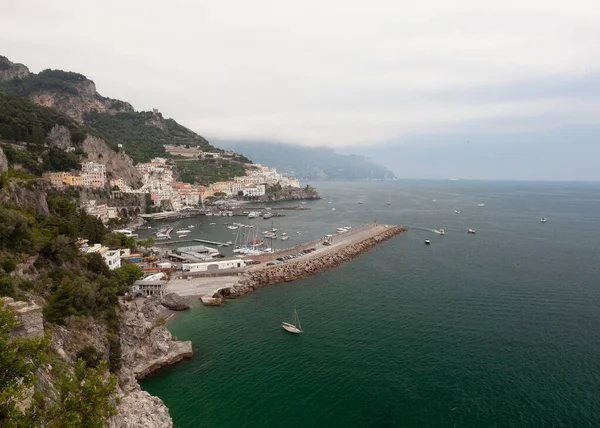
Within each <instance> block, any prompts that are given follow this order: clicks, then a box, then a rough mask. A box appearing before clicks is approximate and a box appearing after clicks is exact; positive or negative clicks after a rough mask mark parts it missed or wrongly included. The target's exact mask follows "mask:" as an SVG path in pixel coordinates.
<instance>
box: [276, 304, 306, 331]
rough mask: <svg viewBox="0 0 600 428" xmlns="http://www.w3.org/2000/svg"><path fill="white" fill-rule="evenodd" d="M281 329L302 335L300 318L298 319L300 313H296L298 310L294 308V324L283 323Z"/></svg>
mask: <svg viewBox="0 0 600 428" xmlns="http://www.w3.org/2000/svg"><path fill="white" fill-rule="evenodd" d="M281 327H283V329H284V330H286V331H289V332H290V333H295V334H300V333H302V326H301V325H300V318H298V312H296V308H294V324H290V323H289V322H285V321H284V322H282V323H281Z"/></svg>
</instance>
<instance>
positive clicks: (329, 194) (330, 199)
mask: <svg viewBox="0 0 600 428" xmlns="http://www.w3.org/2000/svg"><path fill="white" fill-rule="evenodd" d="M327 203H328V204H330V203H331V193H330V194H329V202H327Z"/></svg>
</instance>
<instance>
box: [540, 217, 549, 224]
mask: <svg viewBox="0 0 600 428" xmlns="http://www.w3.org/2000/svg"><path fill="white" fill-rule="evenodd" d="M540 221H541V222H542V223H546V222H547V221H548V220H547V219H546V217H542V218H541V219H540Z"/></svg>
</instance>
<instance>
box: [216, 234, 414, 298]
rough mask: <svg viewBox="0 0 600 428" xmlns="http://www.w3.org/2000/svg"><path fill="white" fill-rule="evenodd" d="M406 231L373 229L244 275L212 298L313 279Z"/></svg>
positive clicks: (236, 295)
mask: <svg viewBox="0 0 600 428" xmlns="http://www.w3.org/2000/svg"><path fill="white" fill-rule="evenodd" d="M406 230H407V229H406V228H404V227H402V226H388V227H384V226H379V227H374V228H371V229H370V230H369V231H368V232H366V236H356V237H354V238H351V239H349V240H348V242H343V243H340V244H338V245H336V246H334V247H332V248H330V249H327V250H325V251H321V252H316V253H315V254H309V255H307V256H305V258H300V259H296V260H294V261H291V262H286V263H281V264H277V265H275V266H269V267H260V268H255V269H253V270H251V271H249V272H247V273H245V274H244V276H243V277H242V278H241V279H240V281H239V282H238V283H237V284H236V285H233V286H230V287H224V288H222V289H220V290H218V291H217V292H215V293H214V294H213V295H212V297H213V298H215V299H218V301H219V303H220V299H222V298H235V297H239V296H242V295H244V294H246V293H248V292H249V291H252V290H255V289H257V288H260V287H264V286H265V285H271V284H278V283H280V282H289V281H294V280H296V279H300V278H304V277H307V276H309V275H314V274H316V273H319V272H322V271H324V270H326V269H330V268H333V267H336V266H339V265H341V264H342V263H344V262H347V261H349V260H352V259H353V258H355V257H358V256H359V255H361V254H362V253H364V252H366V251H368V250H369V249H371V248H373V247H374V246H375V245H377V244H380V243H382V242H384V241H387V240H388V239H390V238H392V237H394V236H396V235H398V234H400V233H402V232H405V231H406Z"/></svg>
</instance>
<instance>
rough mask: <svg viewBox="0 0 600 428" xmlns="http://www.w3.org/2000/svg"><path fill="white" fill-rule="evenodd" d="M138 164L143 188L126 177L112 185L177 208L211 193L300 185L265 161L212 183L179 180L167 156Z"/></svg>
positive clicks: (256, 192)
mask: <svg viewBox="0 0 600 428" xmlns="http://www.w3.org/2000/svg"><path fill="white" fill-rule="evenodd" d="M136 168H137V169H138V170H139V171H140V172H141V173H142V181H143V186H142V187H141V188H140V189H132V188H130V187H129V186H127V185H126V184H125V183H124V182H123V180H122V179H114V180H111V181H110V185H111V187H114V186H116V187H118V188H119V190H120V191H122V192H124V193H148V194H150V197H151V199H152V202H153V204H154V205H160V204H161V203H162V202H163V201H166V202H168V203H170V205H171V206H172V207H173V209H174V210H176V211H177V210H180V209H182V208H183V207H186V206H194V205H200V204H202V203H203V202H204V200H205V199H207V198H209V197H211V196H223V195H224V196H237V195H242V196H248V197H254V196H262V195H264V194H265V192H266V187H267V186H269V185H274V184H277V183H279V184H280V185H281V186H282V187H296V188H298V187H300V182H299V181H298V180H297V179H296V178H293V177H289V176H286V175H282V174H280V173H278V172H277V170H276V169H275V168H269V167H267V166H264V165H252V166H251V167H249V168H248V169H247V170H246V175H244V176H241V177H234V178H233V179H232V180H229V181H218V182H216V183H212V184H210V185H208V186H202V185H195V184H189V183H183V182H180V181H175V180H174V178H173V170H172V169H171V167H170V166H169V165H168V163H167V159H164V158H154V159H152V160H151V161H150V162H146V163H139V164H137V165H136ZM240 192H241V193H240ZM221 194H223V195H221Z"/></svg>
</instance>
